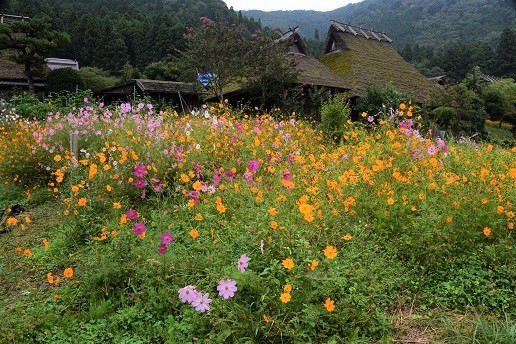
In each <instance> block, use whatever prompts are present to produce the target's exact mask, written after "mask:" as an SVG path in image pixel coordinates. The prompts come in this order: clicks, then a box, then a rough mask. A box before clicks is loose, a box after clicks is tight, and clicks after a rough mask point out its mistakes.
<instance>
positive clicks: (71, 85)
mask: <svg viewBox="0 0 516 344" xmlns="http://www.w3.org/2000/svg"><path fill="white" fill-rule="evenodd" d="M46 81H47V86H46V88H47V91H48V92H61V91H68V92H75V91H77V90H83V89H84V88H85V87H84V81H83V79H82V77H81V74H80V73H79V72H78V71H76V70H75V69H72V68H59V69H54V70H53V71H51V72H50V73H48V75H47V77H46Z"/></svg>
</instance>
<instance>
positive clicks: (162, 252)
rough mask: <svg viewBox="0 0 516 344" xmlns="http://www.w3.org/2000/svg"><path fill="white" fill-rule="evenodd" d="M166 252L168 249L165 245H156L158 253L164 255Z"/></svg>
mask: <svg viewBox="0 0 516 344" xmlns="http://www.w3.org/2000/svg"><path fill="white" fill-rule="evenodd" d="M167 251H168V247H167V245H165V244H159V245H158V252H159V253H161V254H166V253H167Z"/></svg>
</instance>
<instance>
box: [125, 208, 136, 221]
mask: <svg viewBox="0 0 516 344" xmlns="http://www.w3.org/2000/svg"><path fill="white" fill-rule="evenodd" d="M126 216H127V219H129V220H131V221H134V220H136V219H137V218H138V212H137V211H136V210H135V209H129V210H128V211H127V214H126Z"/></svg>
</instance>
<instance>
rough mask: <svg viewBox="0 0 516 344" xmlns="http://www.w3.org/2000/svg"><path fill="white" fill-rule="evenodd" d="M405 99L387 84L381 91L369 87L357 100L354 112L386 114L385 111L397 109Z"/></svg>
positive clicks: (405, 97)
mask: <svg viewBox="0 0 516 344" xmlns="http://www.w3.org/2000/svg"><path fill="white" fill-rule="evenodd" d="M406 99H407V96H405V95H404V94H403V93H401V92H399V91H398V90H396V88H395V87H394V86H393V85H392V84H388V85H387V86H385V88H383V89H381V88H377V87H369V88H368V89H367V94H366V96H365V97H361V98H360V99H359V100H358V102H357V104H356V106H355V108H354V110H356V111H357V112H359V113H361V112H366V113H368V114H376V113H378V112H386V111H387V109H390V108H392V109H395V108H397V107H398V106H399V105H400V104H401V102H403V101H405V100H406Z"/></svg>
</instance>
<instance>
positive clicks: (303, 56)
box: [279, 28, 351, 91]
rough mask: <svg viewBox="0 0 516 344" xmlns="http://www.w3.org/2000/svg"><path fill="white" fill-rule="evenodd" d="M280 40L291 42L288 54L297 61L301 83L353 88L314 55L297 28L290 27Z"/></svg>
mask: <svg viewBox="0 0 516 344" xmlns="http://www.w3.org/2000/svg"><path fill="white" fill-rule="evenodd" d="M279 40H288V42H289V44H288V54H289V56H290V57H292V58H293V59H294V60H295V61H296V62H297V68H298V72H299V75H298V78H297V79H298V82H299V84H302V85H307V86H308V85H311V86H324V87H329V88H332V89H334V90H338V91H347V90H349V89H351V86H350V84H349V83H347V82H346V81H345V80H344V79H343V78H341V77H340V76H338V75H337V74H335V73H334V72H333V71H331V70H330V69H329V68H328V67H326V66H325V65H324V64H322V63H321V62H320V61H319V60H317V59H316V58H315V57H314V56H313V55H312V53H311V52H310V50H309V49H308V46H307V45H306V43H305V42H304V41H303V39H302V38H301V36H300V35H299V32H298V31H297V28H294V29H290V30H289V31H287V32H286V33H284V34H283V35H282V37H281V38H280V39H279Z"/></svg>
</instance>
